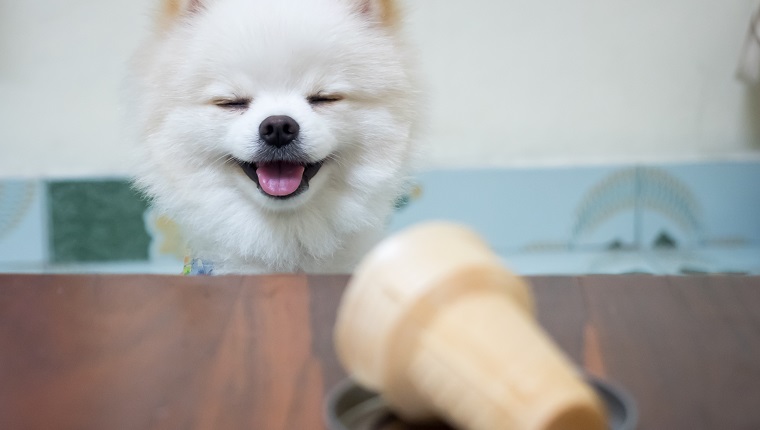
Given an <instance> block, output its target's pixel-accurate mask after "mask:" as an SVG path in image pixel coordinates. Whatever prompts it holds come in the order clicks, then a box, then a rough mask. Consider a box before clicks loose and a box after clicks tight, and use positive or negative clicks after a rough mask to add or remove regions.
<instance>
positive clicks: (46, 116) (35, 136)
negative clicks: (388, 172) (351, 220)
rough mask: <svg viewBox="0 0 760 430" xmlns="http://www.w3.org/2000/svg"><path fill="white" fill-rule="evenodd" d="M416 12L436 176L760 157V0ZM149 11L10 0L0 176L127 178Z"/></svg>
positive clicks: (495, 1) (412, 1)
mask: <svg viewBox="0 0 760 430" xmlns="http://www.w3.org/2000/svg"><path fill="white" fill-rule="evenodd" d="M155 1H157V0H155ZM407 3H408V4H409V9H410V16H409V24H410V25H409V32H410V33H411V35H412V38H413V40H414V41H415V42H416V44H417V46H418V49H419V51H420V61H421V69H422V75H423V76H424V78H425V81H426V84H427V86H428V89H429V94H430V96H429V114H428V116H429V118H430V124H429V127H428V130H427V139H426V140H427V142H428V144H429V145H430V154H431V157H429V159H430V160H431V161H430V163H431V165H432V166H446V167H461V166H482V165H506V164H514V163H527V164H543V163H548V162H551V163H554V162H557V163H561V164H568V163H569V164H572V163H585V162H593V161H633V160H657V159H669V160H672V159H676V160H678V159H693V158H701V159H719V158H727V157H739V158H747V157H755V156H757V154H759V153H760V143H759V142H760V125H758V122H760V97H758V96H757V95H754V96H752V92H751V91H749V90H748V89H747V88H746V86H745V85H743V84H741V83H740V82H738V81H737V80H736V79H735V77H734V71H735V69H736V65H737V62H738V61H739V58H740V54H741V49H742V45H743V42H744V38H745V34H746V30H747V27H748V24H749V20H750V17H751V15H752V13H753V12H754V9H755V7H756V6H757V0H638V1H635V2H633V1H630V0H604V1H602V0H541V1H535V0H533V1H531V0H522V1H520V0H469V1H467V2H461V1H442V0H407ZM153 4H154V0H139V1H124V0H122V1H115V0H111V1H106V0H103V1H97V2H96V1H91V0H69V1H67V2H60V1H53V0H35V1H23V2H22V1H17V0H0V145H2V154H3V155H2V156H0V176H26V177H28V176H38V175H43V176H76V175H118V174H125V173H127V168H128V165H127V164H126V163H125V159H126V157H127V156H128V150H129V147H130V145H131V143H129V142H127V140H126V139H125V138H124V137H123V136H124V135H125V133H123V131H122V129H121V113H120V110H119V108H118V106H119V97H120V96H119V91H120V88H119V86H120V82H121V80H122V77H123V72H124V64H125V62H126V60H127V59H128V57H129V55H130V53H131V51H132V49H133V48H134V46H135V45H136V44H137V42H138V40H139V39H140V38H141V37H142V35H143V32H144V30H145V28H146V27H147V25H148V19H147V15H148V12H149V8H150V7H151V5H153Z"/></svg>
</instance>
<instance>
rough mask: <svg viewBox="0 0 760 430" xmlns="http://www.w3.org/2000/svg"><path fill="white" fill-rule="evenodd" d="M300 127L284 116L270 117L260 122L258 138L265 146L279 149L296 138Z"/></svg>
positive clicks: (294, 121)
mask: <svg viewBox="0 0 760 430" xmlns="http://www.w3.org/2000/svg"><path fill="white" fill-rule="evenodd" d="M300 130H301V127H299V126H298V123H297V122H296V120H294V119H293V118H291V117H289V116H286V115H276V116H270V117H269V118H267V119H265V120H264V121H261V125H260V126H259V136H261V140H263V141H264V142H265V143H266V144H267V145H272V146H276V147H278V148H279V147H281V146H285V145H287V144H289V143H290V142H292V141H294V140H295V139H296V138H297V137H298V132H299V131H300Z"/></svg>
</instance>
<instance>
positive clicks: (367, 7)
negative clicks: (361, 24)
mask: <svg viewBox="0 0 760 430" xmlns="http://www.w3.org/2000/svg"><path fill="white" fill-rule="evenodd" d="M349 1H350V2H351V3H352V6H353V7H354V8H355V10H356V11H357V12H359V13H360V14H361V15H362V16H364V17H367V18H369V19H370V20H372V21H373V22H376V23H378V24H381V25H384V26H388V27H392V26H394V25H396V24H397V23H398V18H399V16H398V5H397V4H396V1H395V0H349Z"/></svg>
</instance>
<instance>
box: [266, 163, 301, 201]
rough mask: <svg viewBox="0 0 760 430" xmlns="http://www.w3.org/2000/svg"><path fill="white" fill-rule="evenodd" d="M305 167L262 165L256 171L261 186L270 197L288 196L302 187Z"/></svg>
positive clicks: (285, 164)
mask: <svg viewBox="0 0 760 430" xmlns="http://www.w3.org/2000/svg"><path fill="white" fill-rule="evenodd" d="M303 171H304V167H303V166H302V165H300V164H294V163H286V162H282V161H279V162H275V163H261V164H259V168H258V169H256V175H258V177H259V186H260V187H261V189H262V190H264V192H265V193H267V194H269V195H270V196H287V195H290V194H293V193H295V192H296V190H297V189H298V187H299V186H300V185H301V178H302V177H303Z"/></svg>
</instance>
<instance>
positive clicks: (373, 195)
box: [136, 0, 414, 254]
mask: <svg viewBox="0 0 760 430" xmlns="http://www.w3.org/2000/svg"><path fill="white" fill-rule="evenodd" d="M170 5H172V7H173V9H172V11H171V16H169V17H168V18H167V20H166V21H165V22H164V25H165V29H164V30H162V31H160V32H159V33H158V36H157V37H156V38H155V39H154V40H152V41H151V42H150V43H149V44H148V45H146V47H145V49H144V52H142V53H140V56H139V58H138V60H139V63H138V68H137V79H138V80H137V83H138V85H137V90H136V91H137V92H138V103H137V108H138V110H139V111H138V119H139V122H140V123H141V126H142V129H143V140H144V141H145V147H144V151H143V153H144V157H143V166H142V172H141V174H140V176H139V178H138V183H139V184H141V185H142V186H143V187H144V188H145V189H146V190H147V191H148V192H149V194H151V195H152V196H153V197H154V198H155V200H156V202H157V203H158V204H159V206H163V207H164V208H165V209H166V210H168V211H169V212H170V215H172V216H174V217H175V218H179V221H180V222H181V223H182V224H185V225H186V228H189V229H193V230H197V229H204V228H206V227H205V226H208V225H209V224H211V225H213V227H214V229H215V233H213V234H214V235H216V236H217V238H218V237H219V236H220V235H221V236H222V238H223V239H222V240H230V239H231V238H232V237H235V236H236V235H237V238H236V240H241V237H240V235H241V234H243V235H245V234H244V232H250V233H249V234H248V235H249V236H251V235H253V234H254V232H253V230H259V232H258V233H256V234H259V235H260V234H261V231H260V230H261V229H260V228H259V229H255V228H253V227H252V225H261V224H268V225H269V227H272V226H276V224H278V223H281V222H282V219H283V217H289V216H292V213H293V212H297V211H299V212H300V213H301V216H299V218H300V219H301V221H299V222H300V223H304V222H306V223H308V224H309V225H310V226H311V227H313V228H315V229H318V227H317V226H315V225H314V224H315V222H316V221H303V220H304V216H303V215H304V214H305V213H306V214H309V215H310V216H311V217H312V218H313V219H314V220H318V219H321V220H322V222H323V223H334V222H335V221H334V220H329V218H330V217H335V216H342V215H336V212H337V211H341V210H342V211H344V212H346V216H349V217H360V218H361V217H364V218H367V217H370V218H371V215H368V214H359V213H358V212H357V207H359V206H365V207H372V206H373V204H372V201H373V200H374V199H378V198H379V199H381V200H383V201H385V200H389V199H391V200H392V198H393V197H395V196H393V195H392V194H393V193H395V192H397V191H398V185H399V180H400V178H399V177H400V176H402V175H403V173H404V172H403V171H404V169H405V167H406V166H405V164H406V162H407V159H408V156H409V154H408V152H409V141H410V134H411V132H412V128H413V124H414V116H413V99H414V97H413V94H412V92H413V91H412V86H411V83H410V81H409V76H408V74H407V70H406V67H405V64H404V62H405V59H404V57H403V54H402V53H401V49H400V46H399V43H398V40H397V38H396V37H395V30H394V28H393V23H392V22H391V21H390V20H391V19H392V18H391V15H392V11H391V10H390V7H391V6H390V3H389V2H388V1H386V0H277V1H272V0H186V1H183V2H182V1H180V2H178V0H173V1H171V2H170ZM177 212H179V213H177ZM267 217H270V218H267ZM183 218H184V219H183ZM183 221H184V222H183ZM366 222H367V221H366V220H365V221H362V220H356V219H354V220H347V221H341V223H343V224H346V225H347V226H351V225H354V226H355V228H358V226H359V225H361V224H363V223H366ZM188 224H190V225H188ZM290 227H291V228H294V226H290ZM331 227H333V228H334V227H335V226H334V225H331ZM299 228H303V229H305V228H308V227H307V226H306V225H303V226H301V227H299ZM224 233H226V234H224ZM251 239H252V238H250V237H244V238H242V240H251ZM240 252H242V253H244V254H245V253H246V252H245V251H244V250H243V251H239V252H238V253H240Z"/></svg>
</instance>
